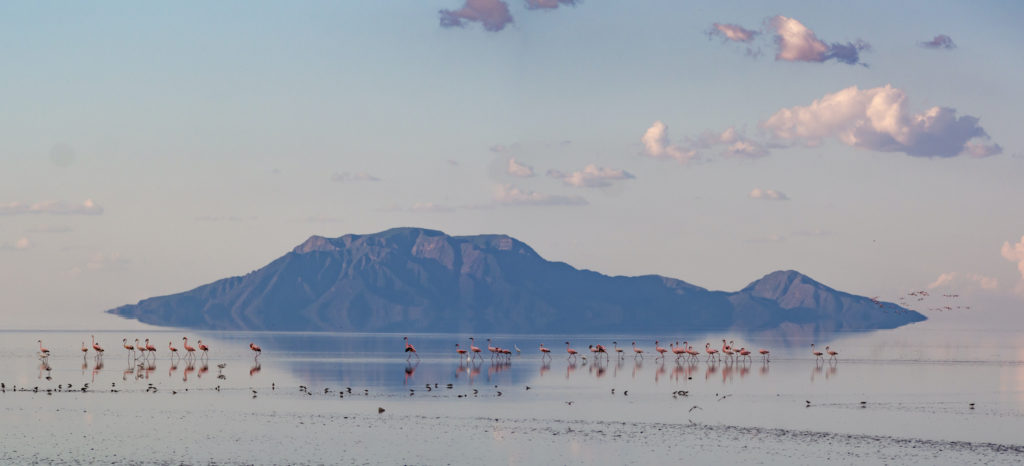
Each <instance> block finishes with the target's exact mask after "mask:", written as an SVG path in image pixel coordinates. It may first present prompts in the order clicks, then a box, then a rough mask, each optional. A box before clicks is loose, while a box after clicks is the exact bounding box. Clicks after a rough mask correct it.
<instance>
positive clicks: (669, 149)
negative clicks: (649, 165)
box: [640, 121, 697, 163]
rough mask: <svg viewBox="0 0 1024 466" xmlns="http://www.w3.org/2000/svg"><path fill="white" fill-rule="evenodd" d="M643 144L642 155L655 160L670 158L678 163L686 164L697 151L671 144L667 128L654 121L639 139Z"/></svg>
mask: <svg viewBox="0 0 1024 466" xmlns="http://www.w3.org/2000/svg"><path fill="white" fill-rule="evenodd" d="M640 142H642V143H643V144H644V152H643V153H644V155H647V156H648V157H653V158H656V159H660V158H670V159H675V160H676V161H678V162H679V163H687V162H689V161H691V160H693V159H694V158H695V157H696V156H697V151H695V150H693V149H687V148H684V147H682V146H679V145H676V144H672V143H671V142H669V139H668V126H665V124H664V123H662V122H660V121H655V122H654V124H653V125H651V127H650V128H647V131H645V132H644V135H643V136H642V137H641V138H640Z"/></svg>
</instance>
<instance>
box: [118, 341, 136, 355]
mask: <svg viewBox="0 0 1024 466" xmlns="http://www.w3.org/2000/svg"><path fill="white" fill-rule="evenodd" d="M121 345H122V346H124V349H126V350H128V356H129V357H133V356H135V346H133V345H129V344H128V339H127V338H122V339H121Z"/></svg>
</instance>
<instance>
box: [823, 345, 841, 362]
mask: <svg viewBox="0 0 1024 466" xmlns="http://www.w3.org/2000/svg"><path fill="white" fill-rule="evenodd" d="M825 352H826V353H828V355H829V358H828V359H829V360H830V361H831V360H835V361H839V359H837V358H836V356H839V353H838V352H836V351H832V349H831V348H829V346H827V345H826V346H825Z"/></svg>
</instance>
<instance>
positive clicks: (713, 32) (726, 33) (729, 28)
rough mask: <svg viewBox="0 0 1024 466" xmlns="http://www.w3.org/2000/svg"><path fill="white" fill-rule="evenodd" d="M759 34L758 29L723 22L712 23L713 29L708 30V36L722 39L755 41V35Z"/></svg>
mask: <svg viewBox="0 0 1024 466" xmlns="http://www.w3.org/2000/svg"><path fill="white" fill-rule="evenodd" d="M757 34H758V32H757V31H753V30H750V29H747V28H744V27H743V26H739V25H736V24H722V23H715V24H712V25H711V29H710V30H709V31H708V37H721V38H722V40H730V41H733V42H747V43H749V42H751V41H753V40H754V36H756V35H757Z"/></svg>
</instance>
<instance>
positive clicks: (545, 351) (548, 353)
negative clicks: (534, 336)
mask: <svg viewBox="0 0 1024 466" xmlns="http://www.w3.org/2000/svg"><path fill="white" fill-rule="evenodd" d="M540 353H541V354H540V359H541V360H543V359H544V357H545V356H546V357H548V358H549V359H550V358H551V348H545V347H544V343H541V344H540Z"/></svg>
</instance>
